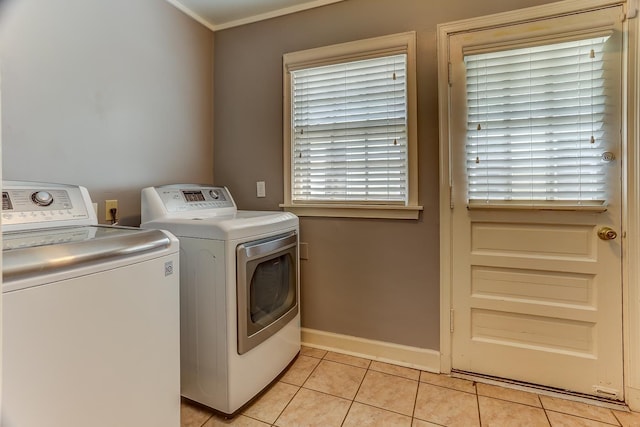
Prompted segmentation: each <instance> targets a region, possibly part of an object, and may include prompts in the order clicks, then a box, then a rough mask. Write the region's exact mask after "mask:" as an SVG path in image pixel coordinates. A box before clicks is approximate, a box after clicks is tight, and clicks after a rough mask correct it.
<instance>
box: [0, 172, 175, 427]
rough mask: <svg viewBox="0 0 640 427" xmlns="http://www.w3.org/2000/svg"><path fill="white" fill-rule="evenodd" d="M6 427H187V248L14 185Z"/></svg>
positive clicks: (78, 192)
mask: <svg viewBox="0 0 640 427" xmlns="http://www.w3.org/2000/svg"><path fill="white" fill-rule="evenodd" d="M2 238H3V269H2V275H3V282H2V294H3V295H2V298H3V300H2V302H3V307H2V326H3V334H2V340H3V342H2V350H3V354H2V419H1V424H2V426H3V427H37V426H47V427H86V426H91V427H98V426H99V427H114V426H118V427H139V426H165V427H179V426H180V371H179V369H180V360H179V357H180V350H179V331H180V328H179V321H180V320H179V319H180V317H179V272H178V262H179V242H178V240H177V239H176V238H175V237H174V236H172V235H171V234H170V233H167V232H162V231H159V230H140V229H136V228H123V227H111V226H98V225H97V220H96V216H95V212H94V210H93V207H92V203H91V199H90V197H89V194H88V192H87V190H86V189H85V188H83V187H80V186H72V185H61V184H48V183H34V182H19V181H3V188H2Z"/></svg>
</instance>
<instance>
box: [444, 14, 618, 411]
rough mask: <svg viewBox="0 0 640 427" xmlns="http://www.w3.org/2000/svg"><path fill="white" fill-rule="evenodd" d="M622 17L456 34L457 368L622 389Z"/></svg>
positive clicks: (610, 394)
mask: <svg viewBox="0 0 640 427" xmlns="http://www.w3.org/2000/svg"><path fill="white" fill-rule="evenodd" d="M622 13H623V10H622V8H621V7H607V8H603V9H600V10H597V11H592V12H585V13H584V14H580V15H570V16H562V17H555V18H553V19H546V20H539V21H535V22H528V23H523V24H518V25H510V26H508V27H500V28H492V29H487V30H483V31H474V32H472V33H460V34H456V35H453V36H451V38H450V43H449V46H450V51H449V58H450V62H451V82H450V83H451V84H450V111H451V114H450V118H449V120H450V124H451V133H450V141H451V142H450V144H451V147H450V148H451V182H452V196H451V197H452V211H451V212H452V234H451V235H452V269H451V270H452V272H453V273H452V310H453V312H452V313H453V318H452V319H453V322H452V329H453V332H452V368H453V369H454V370H460V371H466V372H472V373H477V374H483V375H489V376H494V377H500V378H509V379H514V380H518V381H522V382H527V383H534V384H541V385H545V386H550V387H555V388H559V389H567V390H572V391H575V392H580V393H586V394H591V395H598V396H602V397H607V398H612V399H622V398H623V378H622V362H623V357H622V284H621V256H622V236H621V234H622V232H621V156H622V154H623V153H622V151H621V147H622V144H621V107H620V106H621V102H622V99H621V90H622V89H621V69H622V68H621V62H622V31H621V24H620V16H621V15H622Z"/></svg>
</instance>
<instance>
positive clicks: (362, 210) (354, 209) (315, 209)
mask: <svg viewBox="0 0 640 427" xmlns="http://www.w3.org/2000/svg"><path fill="white" fill-rule="evenodd" d="M280 207H281V208H284V210H285V211H287V212H291V213H293V214H296V215H298V216H318V217H328V218H379V219H418V218H419V216H420V211H422V210H423V207H422V206H400V205H399V206H390V205H384V206H376V205H338V204H335V205H334V204H331V205H325V204H297V203H296V204H281V205H280Z"/></svg>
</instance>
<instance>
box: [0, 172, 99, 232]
mask: <svg viewBox="0 0 640 427" xmlns="http://www.w3.org/2000/svg"><path fill="white" fill-rule="evenodd" d="M96 223H97V220H96V217H95V212H94V211H93V208H92V205H91V199H90V197H89V194H88V192H87V190H86V189H85V188H84V187H80V186H74V185H64V184H51V183H38V182H27V181H8V180H7V181H3V182H2V230H3V231H14V230H26V229H32V228H45V227H60V226H67V225H92V224H96Z"/></svg>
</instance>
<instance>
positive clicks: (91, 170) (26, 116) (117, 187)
mask: <svg viewBox="0 0 640 427" xmlns="http://www.w3.org/2000/svg"><path fill="white" fill-rule="evenodd" d="M213 37H214V36H213V33H212V32H211V31H209V30H208V29H206V28H205V27H203V26H202V25H200V24H198V23H196V22H195V21H193V20H192V19H190V18H188V17H187V16H186V15H184V14H183V13H182V12H180V11H179V10H178V9H176V8H175V7H173V6H171V5H170V4H169V3H167V2H165V1H161V0H135V1H131V0H108V1H105V0H45V1H43V0H3V1H2V8H1V9H0V67H1V68H0V73H1V75H2V151H3V178H4V179H22V180H43V181H52V182H63V183H74V184H82V185H84V186H86V187H88V189H89V191H90V193H91V196H92V199H93V201H94V202H100V211H99V217H102V216H103V211H104V209H103V201H104V200H105V199H118V200H119V209H120V217H121V218H122V219H123V221H122V222H123V223H125V224H137V223H139V215H140V189H141V188H142V187H144V186H148V185H156V184H163V183H170V182H211V180H212V178H213V119H212V117H213V99H212V96H213V94H212V92H213Z"/></svg>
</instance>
